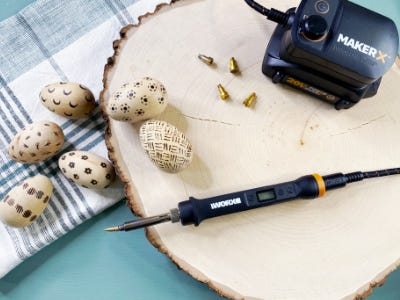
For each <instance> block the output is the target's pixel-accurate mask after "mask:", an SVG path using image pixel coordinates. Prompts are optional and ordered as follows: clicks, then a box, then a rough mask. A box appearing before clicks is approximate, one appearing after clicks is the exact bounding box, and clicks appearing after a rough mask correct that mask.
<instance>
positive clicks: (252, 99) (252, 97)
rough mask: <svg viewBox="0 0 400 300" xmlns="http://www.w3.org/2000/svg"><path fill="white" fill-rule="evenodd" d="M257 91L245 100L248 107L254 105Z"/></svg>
mask: <svg viewBox="0 0 400 300" xmlns="http://www.w3.org/2000/svg"><path fill="white" fill-rule="evenodd" d="M256 97H257V96H256V93H251V94H250V95H249V96H248V97H247V98H246V99H244V100H243V104H244V106H246V107H250V106H252V104H253V103H254V101H255V100H256Z"/></svg>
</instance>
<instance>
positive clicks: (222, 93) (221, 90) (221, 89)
mask: <svg viewBox="0 0 400 300" xmlns="http://www.w3.org/2000/svg"><path fill="white" fill-rule="evenodd" d="M217 87H218V91H219V97H220V98H221V99H222V100H226V99H228V98H229V94H228V92H227V91H225V89H224V87H223V86H222V85H221V84H218V86H217Z"/></svg>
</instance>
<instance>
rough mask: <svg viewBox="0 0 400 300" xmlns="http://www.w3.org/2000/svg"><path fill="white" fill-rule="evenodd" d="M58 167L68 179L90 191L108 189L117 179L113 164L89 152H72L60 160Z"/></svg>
mask: <svg viewBox="0 0 400 300" xmlns="http://www.w3.org/2000/svg"><path fill="white" fill-rule="evenodd" d="M58 166H59V168H60V169H61V171H62V173H63V174H64V175H65V177H67V178H68V179H70V180H72V181H73V182H75V183H76V184H79V185H81V186H83V187H85V188H90V189H102V188H107V187H108V186H109V185H110V184H111V183H112V182H113V181H114V179H115V171H114V167H113V166H112V164H111V163H110V162H109V161H108V160H106V159H105V158H103V157H101V156H98V155H96V154H93V153H90V152H87V151H70V152H67V153H65V154H63V155H62V156H61V157H60V158H59V160H58Z"/></svg>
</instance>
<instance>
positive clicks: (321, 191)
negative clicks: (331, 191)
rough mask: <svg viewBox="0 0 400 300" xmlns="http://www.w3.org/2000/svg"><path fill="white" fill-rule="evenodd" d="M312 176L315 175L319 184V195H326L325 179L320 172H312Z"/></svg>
mask: <svg viewBox="0 0 400 300" xmlns="http://www.w3.org/2000/svg"><path fill="white" fill-rule="evenodd" d="M312 176H314V178H315V181H316V182H317V185H318V197H322V196H323V195H325V191H326V189H325V182H324V179H323V178H322V176H321V175H319V174H312Z"/></svg>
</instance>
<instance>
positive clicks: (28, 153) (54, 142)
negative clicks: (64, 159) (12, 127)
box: [8, 121, 64, 163]
mask: <svg viewBox="0 0 400 300" xmlns="http://www.w3.org/2000/svg"><path fill="white" fill-rule="evenodd" d="M63 145H64V133H63V131H62V129H61V128H60V126H58V125H57V124H56V123H53V122H50V121H38V122H34V123H32V124H30V125H28V126H27V127H25V128H24V129H23V130H22V131H20V132H19V133H18V134H17V135H15V137H14V138H13V139H12V140H11V142H10V144H9V145H8V155H9V156H10V158H11V159H13V160H15V161H17V162H21V163H34V162H39V161H43V160H46V159H49V158H51V157H53V156H54V155H55V154H57V153H58V152H59V151H60V150H61V148H62V146H63Z"/></svg>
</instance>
